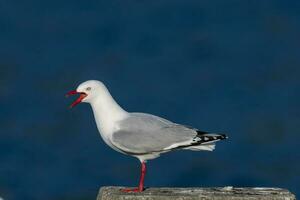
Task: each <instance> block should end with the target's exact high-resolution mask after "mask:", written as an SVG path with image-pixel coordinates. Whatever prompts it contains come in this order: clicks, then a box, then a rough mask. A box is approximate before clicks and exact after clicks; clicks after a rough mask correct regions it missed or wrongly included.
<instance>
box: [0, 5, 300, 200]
mask: <svg viewBox="0 0 300 200" xmlns="http://www.w3.org/2000/svg"><path fill="white" fill-rule="evenodd" d="M299 23H300V2H299V1H296V0H294V1H293V0H291V1H283V0H272V1H271V0H270V1H265V0H254V1H252V0H251V1H236V0H227V1H221V0H220V1H208V0H201V1H200V0H186V1H179V0H166V1H143V0H142V1H136V0H132V1H126V0H111V1H99V0H97V1H96V0H91V1H69V0H66V1H58V0H51V1H50V0H46V1H38V0H28V1H18V0H1V1H0V109H1V112H0V128H1V130H0V196H2V197H3V198H4V199H7V200H8V199H12V200H14V199H23V200H27V199H28V200H40V199H44V200H50V199H51V200H53V199H56V200H65V199H77V200H83V199H95V198H96V195H97V192H98V189H99V187H100V186H104V185H124V186H134V185H136V184H137V182H138V178H139V163H138V161H137V160H136V159H135V158H131V157H126V156H124V155H121V154H119V153H117V152H115V151H113V150H112V149H110V148H109V147H108V146H106V145H105V144H104V142H103V141H102V140H101V138H100V137H99V133H98V131H97V128H96V125H95V122H94V119H93V115H92V112H91V108H90V106H89V105H88V104H82V105H79V106H77V107H76V108H75V109H73V110H69V109H68V108H67V107H68V105H69V104H70V102H71V101H72V100H71V99H65V98H64V94H65V93H66V92H67V91H69V90H71V89H75V88H76V87H77V85H78V84H79V83H81V82H82V81H85V80H88V79H98V80H102V81H103V82H104V83H105V84H106V85H107V87H108V88H109V89H110V91H111V93H112V95H113V96H114V97H115V99H116V100H117V101H118V102H119V103H120V105H121V106H123V108H124V109H126V110H128V111H138V112H148V113H152V114H156V115H159V116H162V117H165V118H167V119H170V120H172V121H174V122H177V123H182V124H187V125H191V126H194V127H197V128H199V129H201V130H206V131H212V132H225V133H227V134H228V136H229V139H228V140H227V141H224V142H219V143H218V145H217V148H216V150H215V151H214V152H212V153H211V152H192V151H176V152H173V153H169V154H165V155H163V156H162V157H160V158H158V159H156V160H154V161H150V162H149V164H148V174H147V177H146V185H147V186H149V187H158V186H167V187H171V186H174V187H175V186H176V187H190V186H193V187H198V186H199V187H200V186H201V187H210V186H228V185H231V186H239V187H244V186H249V187H252V186H255V187H283V188H287V189H289V190H291V191H292V192H294V193H295V194H297V195H298V197H299V195H300V187H299V183H300V151H299V145H300V143H299V141H300V126H299V124H300V106H299V101H300V92H299V91H300V78H299V77H300V54H299V47H300V40H299V36H300V26H299Z"/></svg>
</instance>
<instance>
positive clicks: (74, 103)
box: [66, 90, 87, 108]
mask: <svg viewBox="0 0 300 200" xmlns="http://www.w3.org/2000/svg"><path fill="white" fill-rule="evenodd" d="M75 94H80V95H79V97H78V99H76V100H75V101H74V102H73V103H72V104H71V105H70V108H73V107H74V106H76V105H77V104H79V103H80V102H81V101H82V100H83V99H84V98H85V97H86V96H87V94H86V93H84V92H77V91H76V90H72V91H70V92H68V93H67V94H66V97H69V96H71V95H75Z"/></svg>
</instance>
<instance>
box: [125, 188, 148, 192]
mask: <svg viewBox="0 0 300 200" xmlns="http://www.w3.org/2000/svg"><path fill="white" fill-rule="evenodd" d="M143 190H144V189H141V188H123V189H121V191H122V192H143Z"/></svg>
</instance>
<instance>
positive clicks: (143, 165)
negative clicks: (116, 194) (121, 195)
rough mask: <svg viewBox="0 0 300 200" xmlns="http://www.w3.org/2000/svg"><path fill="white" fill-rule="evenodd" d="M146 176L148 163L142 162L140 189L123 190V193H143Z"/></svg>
mask: <svg viewBox="0 0 300 200" xmlns="http://www.w3.org/2000/svg"><path fill="white" fill-rule="evenodd" d="M145 175H146V163H145V162H142V165H141V177H140V183H139V187H138V188H133V189H132V188H125V189H122V191H123V192H142V191H143V190H144V180H145Z"/></svg>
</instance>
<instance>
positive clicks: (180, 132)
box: [112, 113, 197, 154]
mask: <svg viewBox="0 0 300 200" xmlns="http://www.w3.org/2000/svg"><path fill="white" fill-rule="evenodd" d="M118 125H119V130H118V131H116V132H114V133H113V135H112V142H113V143H114V144H115V145H116V147H117V148H119V149H120V150H123V151H125V152H127V153H131V154H148V153H150V152H162V151H164V149H165V148H166V147H169V146H171V145H174V144H176V143H182V142H188V141H192V139H193V138H194V137H195V136H196V135H197V131H196V130H194V129H190V128H187V127H186V126H183V125H179V124H175V123H172V122H170V121H168V120H166V119H163V118H160V117H157V116H154V115H150V114H145V113H131V114H130V116H129V117H128V118H126V119H124V120H121V121H119V123H118Z"/></svg>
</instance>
